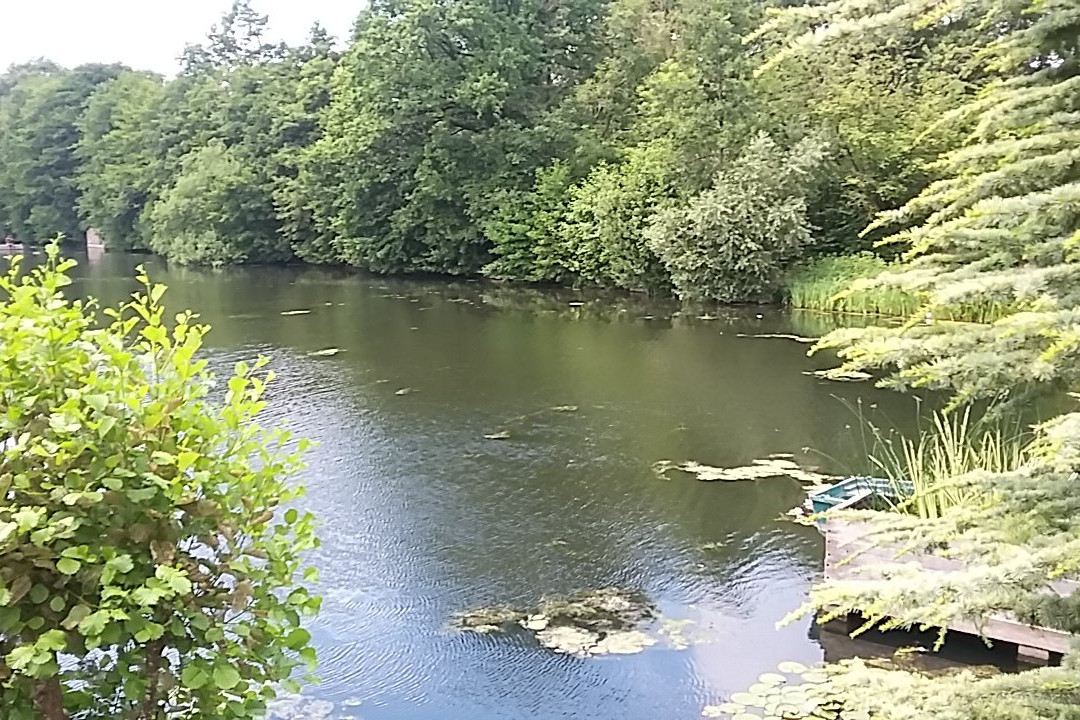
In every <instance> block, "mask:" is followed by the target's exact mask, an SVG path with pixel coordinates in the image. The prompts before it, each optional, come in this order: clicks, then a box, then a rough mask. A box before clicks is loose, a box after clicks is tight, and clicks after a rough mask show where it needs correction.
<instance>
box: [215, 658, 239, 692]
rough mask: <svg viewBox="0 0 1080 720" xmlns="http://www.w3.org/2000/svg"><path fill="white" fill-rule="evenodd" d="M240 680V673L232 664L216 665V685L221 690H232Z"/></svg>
mask: <svg viewBox="0 0 1080 720" xmlns="http://www.w3.org/2000/svg"><path fill="white" fill-rule="evenodd" d="M239 682H240V673H239V671H238V670H237V669H236V668H234V667H233V666H232V665H227V664H218V665H215V666H214V685H216V686H217V687H218V688H219V689H221V690H232V689H233V688H234V687H236V686H237V684H238V683H239Z"/></svg>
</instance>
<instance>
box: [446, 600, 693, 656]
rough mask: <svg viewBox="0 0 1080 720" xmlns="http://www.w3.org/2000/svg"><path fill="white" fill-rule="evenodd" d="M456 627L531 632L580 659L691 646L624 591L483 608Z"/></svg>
mask: <svg viewBox="0 0 1080 720" xmlns="http://www.w3.org/2000/svg"><path fill="white" fill-rule="evenodd" d="M453 627H455V628H456V629H458V630H464V631H470V632H480V633H494V632H504V633H509V632H527V633H530V634H532V635H533V637H535V638H536V641H537V642H538V643H540V644H541V645H543V646H544V647H546V648H548V649H550V650H553V651H555V652H558V653H564V654H566V655H574V656H576V657H596V656H600V655H631V654H634V653H639V652H641V651H642V650H644V649H645V648H647V647H651V646H653V645H657V644H659V643H660V642H664V643H665V644H666V645H667V646H668V647H672V648H675V649H679V650H682V649H685V648H686V647H689V645H690V643H689V641H687V640H686V639H685V638H684V637H681V636H677V635H678V634H677V633H676V634H673V633H672V632H671V630H672V627H673V626H672V625H671V624H670V623H669V622H668V621H665V620H664V619H663V618H662V617H661V616H660V615H659V613H658V612H657V610H656V606H655V605H653V603H652V602H650V601H649V600H648V599H647V598H646V597H645V596H643V595H641V594H638V593H633V592H629V591H627V590H623V589H621V588H602V589H600V590H590V591H584V592H580V593H575V594H574V595H570V596H567V597H548V598H544V599H543V600H541V601H540V603H539V604H538V605H537V606H536V607H534V608H526V609H518V608H510V607H507V606H504V605H498V606H493V607H487V608H478V609H475V610H470V611H468V612H465V613H462V614H461V615H458V616H457V617H456V618H455V619H454V622H453Z"/></svg>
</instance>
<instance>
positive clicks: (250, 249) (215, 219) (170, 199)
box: [148, 141, 289, 265]
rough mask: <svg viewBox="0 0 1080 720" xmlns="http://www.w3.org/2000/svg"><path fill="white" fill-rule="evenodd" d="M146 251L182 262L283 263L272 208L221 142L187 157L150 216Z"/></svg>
mask: <svg viewBox="0 0 1080 720" xmlns="http://www.w3.org/2000/svg"><path fill="white" fill-rule="evenodd" d="M148 224H149V232H150V237H151V241H150V247H151V249H153V250H154V251H156V252H160V253H161V254H163V255H165V256H167V257H170V258H173V259H175V260H177V261H178V262H181V263H196V264H201V265H226V264H231V263H241V262H245V261H247V260H249V259H251V260H258V261H274V260H282V259H285V258H287V257H288V256H289V252H288V248H287V246H285V244H284V242H283V241H282V240H281V239H280V238H279V237H278V236H277V235H276V233H275V230H276V226H275V224H274V214H273V206H272V204H271V198H270V196H269V194H268V193H267V190H266V188H265V187H264V186H261V185H260V184H259V183H257V182H256V172H255V170H254V168H252V166H251V164H250V163H248V162H247V161H246V159H245V158H241V157H238V153H237V152H236V151H234V150H232V149H230V148H226V147H225V145H224V144H223V143H221V142H220V141H215V142H211V143H209V144H207V145H206V146H205V147H204V148H202V149H201V150H199V151H197V152H194V153H192V154H190V155H187V156H185V158H184V162H183V165H182V170H181V172H180V175H179V176H178V177H177V178H176V182H175V183H174V184H173V185H172V187H170V188H168V189H167V190H166V191H165V192H164V193H163V195H162V197H161V198H160V199H159V200H158V202H156V203H155V204H154V205H153V206H152V208H151V210H150V213H149V217H148Z"/></svg>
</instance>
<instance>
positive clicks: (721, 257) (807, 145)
mask: <svg viewBox="0 0 1080 720" xmlns="http://www.w3.org/2000/svg"><path fill="white" fill-rule="evenodd" d="M822 151H823V148H822V146H821V145H820V144H819V143H816V142H814V141H804V142H802V143H800V144H799V145H798V146H797V147H795V148H794V149H793V150H792V151H791V152H790V153H786V152H783V151H782V150H781V149H780V148H778V147H777V145H776V143H775V142H773V140H772V139H771V138H769V137H768V136H767V135H760V136H758V137H756V138H754V139H753V140H752V141H751V142H750V144H749V145H748V146H747V148H746V150H745V152H744V153H743V154H742V155H741V156H740V157H738V158H737V159H736V160H735V161H733V162H732V163H731V165H730V166H728V167H726V168H724V169H723V170H721V171H720V172H719V173H718V174H717V175H716V178H715V180H714V181H713V184H712V186H711V187H710V188H709V189H707V190H705V191H704V192H702V193H700V194H699V195H697V196H696V197H694V198H693V199H692V200H690V202H689V203H688V204H687V205H685V206H681V207H673V208H671V209H668V210H666V211H664V212H662V213H660V214H659V215H658V216H657V217H656V219H655V221H654V223H653V225H652V227H651V228H650V229H649V230H648V232H647V233H646V236H647V237H648V239H649V244H650V246H651V247H652V249H653V250H654V252H656V254H657V256H658V257H660V258H661V259H662V261H663V262H664V264H665V265H666V266H667V269H668V270H669V271H670V273H671V277H672V281H673V283H674V285H675V289H676V291H677V292H678V293H679V294H680V295H681V296H682V297H685V298H691V299H695V300H716V301H719V302H739V301H747V300H751V301H753V300H758V301H766V300H771V299H775V298H776V296H777V295H778V294H779V290H780V281H781V279H782V277H783V274H784V272H785V270H786V268H787V267H789V265H790V264H791V263H792V262H793V261H794V260H796V259H797V258H799V257H800V256H801V255H802V253H803V251H804V249H805V247H806V246H807V245H808V244H809V242H810V226H809V222H808V221H807V219H806V202H805V199H804V198H803V197H802V196H801V195H800V194H799V191H800V188H801V187H802V186H803V185H805V184H807V182H808V177H809V176H810V174H811V172H812V170H813V169H814V167H815V166H817V165H818V164H820V162H821V160H822Z"/></svg>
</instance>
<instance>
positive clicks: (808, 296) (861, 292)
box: [788, 252, 924, 316]
mask: <svg viewBox="0 0 1080 720" xmlns="http://www.w3.org/2000/svg"><path fill="white" fill-rule="evenodd" d="M889 267H890V266H889V263H887V262H885V260H883V259H881V258H880V257H878V256H876V255H874V254H872V253H868V252H863V253H856V254H854V255H840V256H836V257H824V258H819V259H817V260H815V261H813V262H811V263H809V264H808V265H806V266H804V267H803V268H801V269H800V270H798V271H797V272H796V273H795V275H794V276H793V277H792V279H791V281H790V282H789V283H788V302H789V304H790V305H791V306H792V307H795V308H800V309H804V310H822V311H826V312H835V313H850V314H854V315H888V316H909V315H912V314H914V313H916V312H918V310H919V309H920V308H921V307H922V306H923V304H924V301H923V299H922V298H921V297H920V296H919V295H917V294H915V293H911V292H907V291H904V290H900V289H898V288H881V287H876V288H865V289H853V288H852V285H853V284H854V283H855V282H856V281H857V280H863V279H870V278H874V277H877V276H878V275H880V274H881V273H883V272H885V271H886V270H888V269H889Z"/></svg>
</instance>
